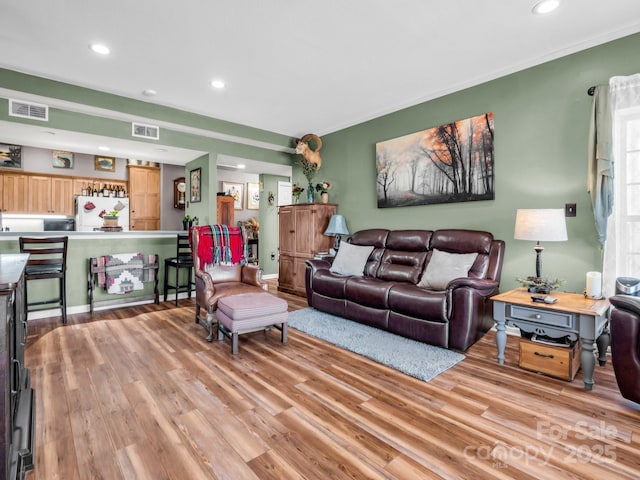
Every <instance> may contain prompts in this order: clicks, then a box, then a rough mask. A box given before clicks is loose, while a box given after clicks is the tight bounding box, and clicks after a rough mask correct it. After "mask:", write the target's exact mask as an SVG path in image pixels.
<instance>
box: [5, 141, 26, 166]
mask: <svg viewBox="0 0 640 480" xmlns="http://www.w3.org/2000/svg"><path fill="white" fill-rule="evenodd" d="M0 167H2V168H22V147H21V146H20V145H9V144H7V143H0Z"/></svg>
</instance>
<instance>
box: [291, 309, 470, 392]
mask: <svg viewBox="0 0 640 480" xmlns="http://www.w3.org/2000/svg"><path fill="white" fill-rule="evenodd" d="M288 323H289V326H290V327H293V328H295V329H297V330H300V331H302V332H305V333H307V334H309V335H312V336H314V337H317V338H320V339H322V340H325V341H327V342H329V343H332V344H334V345H337V346H339V347H342V348H344V349H346V350H350V351H352V352H355V353H358V354H360V355H362V356H364V357H367V358H370V359H371V360H374V361H376V362H378V363H382V364H383V365H387V366H389V367H391V368H395V369H396V370H399V371H401V372H403V373H406V374H407V375H411V376H412V377H415V378H419V379H420V380H424V381H425V382H428V381H429V380H431V379H432V378H434V377H435V376H437V375H439V374H440V373H442V372H444V371H445V370H447V369H448V368H451V367H453V366H454V365H455V364H456V363H458V362H459V361H461V360H463V359H464V355H462V354H460V353H457V352H453V351H451V350H446V349H444V348H440V347H434V346H433V345H427V344H426V343H422V342H417V341H415V340H410V339H408V338H404V337H401V336H399V335H395V334H393V333H389V332H385V331H384V330H380V329H378V328H373V327H368V326H367V325H363V324H361V323H358V322H354V321H352V320H346V319H344V318H341V317H336V316H335V315H330V314H328V313H324V312H321V311H319V310H316V309H315V308H303V309H302V310H296V311H295V312H290V313H289V321H288Z"/></svg>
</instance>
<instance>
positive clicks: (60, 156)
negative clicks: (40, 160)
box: [51, 150, 73, 168]
mask: <svg viewBox="0 0 640 480" xmlns="http://www.w3.org/2000/svg"><path fill="white" fill-rule="evenodd" d="M51 164H52V165H53V167H54V168H73V153H72V152H63V151H61V150H54V151H53V157H52V158H51Z"/></svg>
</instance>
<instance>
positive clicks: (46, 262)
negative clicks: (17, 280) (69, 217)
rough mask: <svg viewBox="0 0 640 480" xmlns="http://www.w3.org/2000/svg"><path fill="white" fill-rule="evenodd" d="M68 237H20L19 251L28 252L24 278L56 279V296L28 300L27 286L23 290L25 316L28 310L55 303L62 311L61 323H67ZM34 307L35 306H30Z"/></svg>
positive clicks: (27, 279) (28, 279)
mask: <svg viewBox="0 0 640 480" xmlns="http://www.w3.org/2000/svg"><path fill="white" fill-rule="evenodd" d="M68 241H69V237H40V238H29V237H20V239H19V242H20V253H27V254H29V260H28V262H27V267H26V269H25V274H24V278H25V280H26V281H27V282H29V281H30V280H49V279H58V280H59V288H58V298H53V299H50V300H41V301H38V302H31V303H29V301H28V295H27V292H28V287H27V286H25V290H24V307H25V318H26V316H27V314H28V312H30V311H34V310H42V308H40V307H42V306H50V305H54V304H55V305H56V306H58V307H60V310H61V311H62V323H67V245H68ZM32 307H35V308H32Z"/></svg>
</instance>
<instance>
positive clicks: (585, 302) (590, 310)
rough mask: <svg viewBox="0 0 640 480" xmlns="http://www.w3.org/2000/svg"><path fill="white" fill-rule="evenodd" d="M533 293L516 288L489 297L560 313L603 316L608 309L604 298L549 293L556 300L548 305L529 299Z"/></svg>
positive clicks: (567, 293)
mask: <svg viewBox="0 0 640 480" xmlns="http://www.w3.org/2000/svg"><path fill="white" fill-rule="evenodd" d="M531 295H534V294H533V293H531V292H529V291H527V289H526V288H516V289H514V290H509V291H508V292H503V293H499V294H498V295H495V296H493V297H491V299H492V300H494V301H496V302H505V303H511V304H515V305H521V306H528V307H535V308H542V309H548V310H557V311H561V312H569V313H579V314H583V315H595V316H604V315H605V314H606V313H607V310H608V309H609V300H607V299H606V298H603V299H599V300H595V299H592V298H587V297H585V296H584V295H582V294H578V293H569V292H551V293H550V294H549V295H550V296H552V297H555V298H557V299H558V301H557V302H556V303H552V304H548V303H541V302H534V301H533V300H532V299H531Z"/></svg>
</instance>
